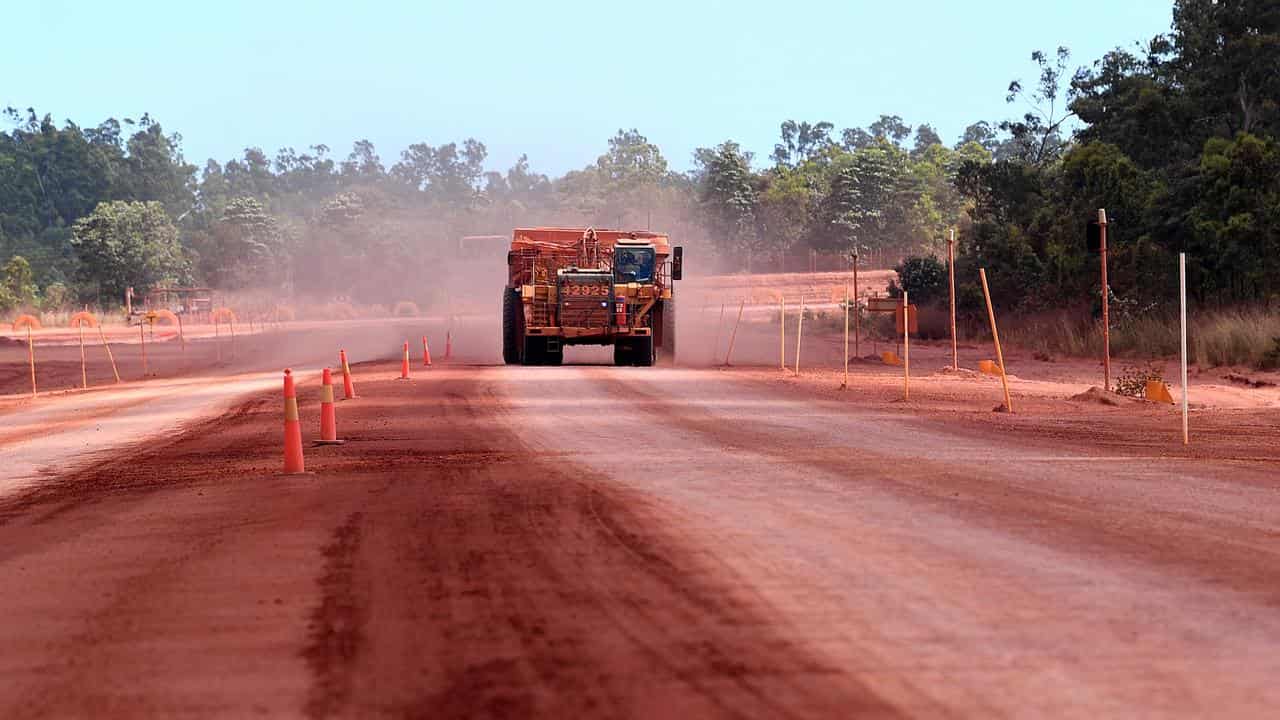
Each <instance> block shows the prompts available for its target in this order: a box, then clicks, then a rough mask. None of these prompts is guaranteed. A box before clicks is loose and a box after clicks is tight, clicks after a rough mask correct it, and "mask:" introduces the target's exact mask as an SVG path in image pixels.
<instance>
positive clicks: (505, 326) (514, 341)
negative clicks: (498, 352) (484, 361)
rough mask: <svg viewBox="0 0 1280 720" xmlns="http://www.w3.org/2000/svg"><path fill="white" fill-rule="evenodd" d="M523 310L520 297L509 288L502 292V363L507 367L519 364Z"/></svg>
mask: <svg viewBox="0 0 1280 720" xmlns="http://www.w3.org/2000/svg"><path fill="white" fill-rule="evenodd" d="M522 315H523V308H521V307H520V296H519V295H517V294H516V291H515V290H513V289H511V288H503V290H502V361H503V362H505V363H506V364H508V365H516V364H518V363H519V362H520V350H521V349H522V348H521V347H520V345H521V342H520V335H521V332H520V325H521V322H520V321H521V320H522V319H523V318H522Z"/></svg>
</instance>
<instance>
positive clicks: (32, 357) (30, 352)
mask: <svg viewBox="0 0 1280 720" xmlns="http://www.w3.org/2000/svg"><path fill="white" fill-rule="evenodd" d="M27 361H28V362H29V363H31V397H35V396H36V346H35V343H34V342H32V340H31V325H30V324H28V325H27Z"/></svg>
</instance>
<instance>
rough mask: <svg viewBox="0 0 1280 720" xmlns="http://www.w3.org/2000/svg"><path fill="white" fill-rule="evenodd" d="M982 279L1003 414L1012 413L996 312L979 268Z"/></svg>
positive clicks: (985, 275)
mask: <svg viewBox="0 0 1280 720" xmlns="http://www.w3.org/2000/svg"><path fill="white" fill-rule="evenodd" d="M978 277H980V278H982V297H983V298H985V299H986V301H987V318H988V319H989V320H990V321H991V339H992V340H994V341H995V344H996V361H997V362H999V363H1000V384H1001V385H1002V386H1003V387H1004V409H1005V412H1010V413H1011V412H1013V400H1012V399H1011V398H1010V397H1009V376H1008V375H1006V374H1005V371H1004V353H1003V352H1002V351H1001V350H1000V331H999V330H998V329H997V328H996V311H995V309H994V308H993V307H992V305H991V290H990V289H989V288H988V287H987V269H986V268H979V269H978Z"/></svg>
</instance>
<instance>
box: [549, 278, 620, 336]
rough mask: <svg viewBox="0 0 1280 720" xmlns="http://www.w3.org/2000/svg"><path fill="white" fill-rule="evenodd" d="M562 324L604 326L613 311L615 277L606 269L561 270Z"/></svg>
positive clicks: (565, 325)
mask: <svg viewBox="0 0 1280 720" xmlns="http://www.w3.org/2000/svg"><path fill="white" fill-rule="evenodd" d="M559 281H560V286H559V288H558V290H559V292H558V293H557V294H558V296H559V298H560V326H561V327H566V328H595V329H605V328H608V327H609V326H610V325H611V322H610V320H611V318H612V315H613V277H612V276H611V275H609V274H607V273H576V272H575V273H561V274H560V277H559Z"/></svg>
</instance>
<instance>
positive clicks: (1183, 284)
mask: <svg viewBox="0 0 1280 720" xmlns="http://www.w3.org/2000/svg"><path fill="white" fill-rule="evenodd" d="M1178 289H1179V293H1180V294H1181V296H1182V444H1183V445H1190V444H1191V435H1190V434H1189V433H1188V431H1187V411H1188V407H1189V406H1188V404H1187V254H1186V253H1178Z"/></svg>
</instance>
